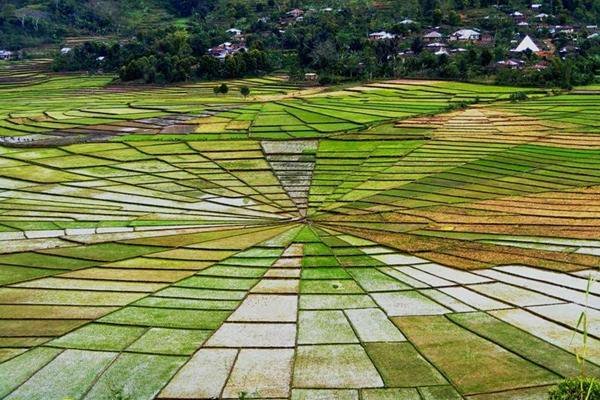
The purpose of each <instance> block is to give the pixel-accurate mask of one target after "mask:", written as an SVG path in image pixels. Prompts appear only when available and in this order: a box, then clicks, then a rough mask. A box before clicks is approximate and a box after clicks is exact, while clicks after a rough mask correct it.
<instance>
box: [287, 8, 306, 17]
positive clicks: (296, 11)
mask: <svg viewBox="0 0 600 400" xmlns="http://www.w3.org/2000/svg"><path fill="white" fill-rule="evenodd" d="M286 15H287V16H288V17H291V18H296V19H297V18H300V17H302V16H303V15H304V10H301V9H299V8H294V9H293V10H290V11H288V12H287V13H286Z"/></svg>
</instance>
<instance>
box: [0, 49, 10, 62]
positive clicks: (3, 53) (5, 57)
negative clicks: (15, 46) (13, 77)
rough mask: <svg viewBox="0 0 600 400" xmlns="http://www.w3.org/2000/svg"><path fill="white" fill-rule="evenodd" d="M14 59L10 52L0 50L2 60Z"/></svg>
mask: <svg viewBox="0 0 600 400" xmlns="http://www.w3.org/2000/svg"><path fill="white" fill-rule="evenodd" d="M12 57H13V52H12V51H8V50H0V60H10V59H11V58H12Z"/></svg>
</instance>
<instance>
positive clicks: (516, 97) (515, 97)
mask: <svg viewBox="0 0 600 400" xmlns="http://www.w3.org/2000/svg"><path fill="white" fill-rule="evenodd" d="M509 99H510V101H511V102H513V103H516V102H517V101H523V100H527V93H525V92H514V93H511V94H510V96H509Z"/></svg>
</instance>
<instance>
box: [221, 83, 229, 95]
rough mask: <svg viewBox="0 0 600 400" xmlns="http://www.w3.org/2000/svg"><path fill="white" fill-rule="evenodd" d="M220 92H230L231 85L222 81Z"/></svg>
mask: <svg viewBox="0 0 600 400" xmlns="http://www.w3.org/2000/svg"><path fill="white" fill-rule="evenodd" d="M219 93H221V94H227V93H229V86H227V84H226V83H221V86H219Z"/></svg>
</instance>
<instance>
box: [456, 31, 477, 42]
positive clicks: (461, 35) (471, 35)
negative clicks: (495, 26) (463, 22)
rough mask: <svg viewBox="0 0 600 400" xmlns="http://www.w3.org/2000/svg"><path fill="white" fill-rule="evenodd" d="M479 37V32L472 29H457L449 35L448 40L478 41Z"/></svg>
mask: <svg viewBox="0 0 600 400" xmlns="http://www.w3.org/2000/svg"><path fill="white" fill-rule="evenodd" d="M479 39H481V33H479V32H478V31H476V30H474V29H459V30H457V31H456V32H454V33H453V34H452V35H451V36H450V40H460V41H464V42H467V41H478V40H479Z"/></svg>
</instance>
